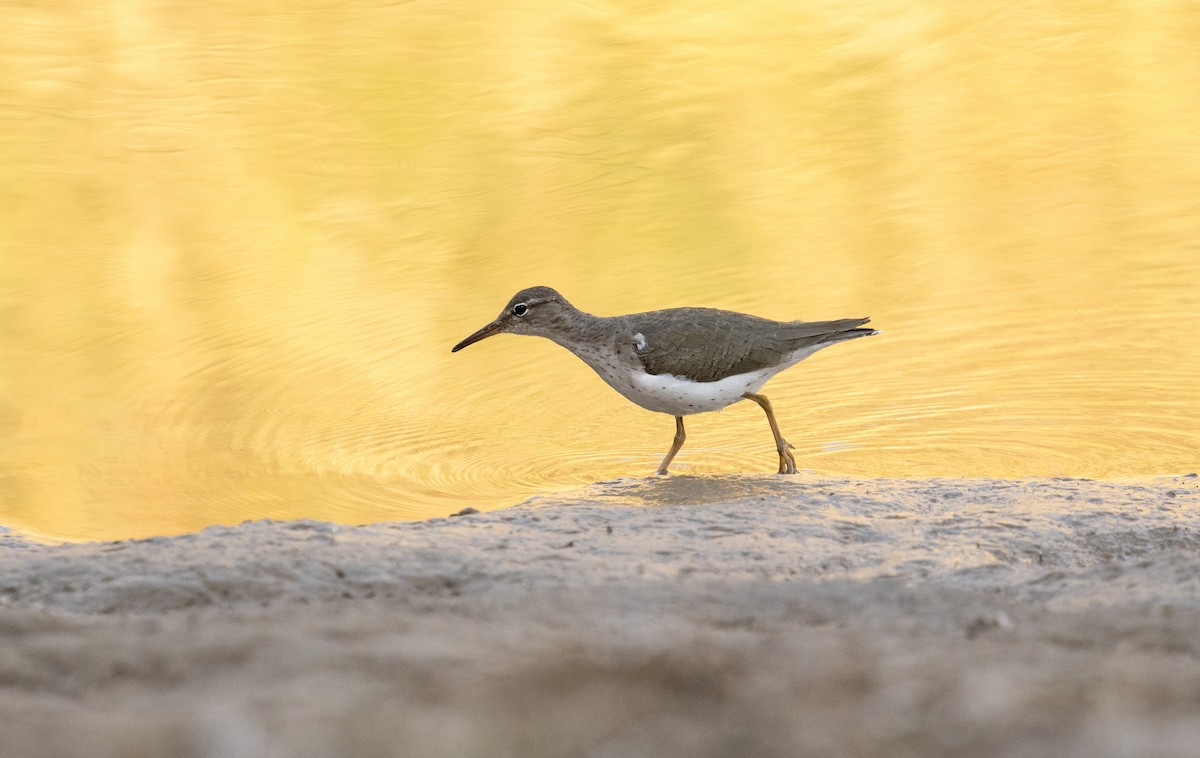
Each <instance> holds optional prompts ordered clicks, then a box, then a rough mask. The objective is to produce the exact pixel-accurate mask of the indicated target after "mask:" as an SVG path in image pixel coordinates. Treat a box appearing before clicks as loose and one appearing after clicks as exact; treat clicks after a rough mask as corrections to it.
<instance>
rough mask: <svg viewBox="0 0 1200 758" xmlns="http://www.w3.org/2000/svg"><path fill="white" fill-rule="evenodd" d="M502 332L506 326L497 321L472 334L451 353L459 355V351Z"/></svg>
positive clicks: (451, 349) (453, 348)
mask: <svg viewBox="0 0 1200 758" xmlns="http://www.w3.org/2000/svg"><path fill="white" fill-rule="evenodd" d="M501 331H504V324H503V323H502V322H501V321H500V319H496V320H495V321H493V322H492V323H490V324H488V325H487V326H485V327H483V328H482V329H480V330H479V331H477V332H475V333H474V334H472V335H471V336H470V337H467V338H466V339H465V340H463V341H462V342H460V343H458V344H457V345H455V346H454V347H452V348H450V352H452V353H457V352H458V351H459V350H462V349H463V348H464V347H466V346H467V345H474V344H475V343H476V342H478V341H479V340H481V339H483V338H484V337H491V336H492V335H493V334H497V333H499V332H501Z"/></svg>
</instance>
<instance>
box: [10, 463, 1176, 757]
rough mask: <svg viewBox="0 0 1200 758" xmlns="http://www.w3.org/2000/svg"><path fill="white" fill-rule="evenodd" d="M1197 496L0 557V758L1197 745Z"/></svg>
mask: <svg viewBox="0 0 1200 758" xmlns="http://www.w3.org/2000/svg"><path fill="white" fill-rule="evenodd" d="M1198 630H1200V480H1198V479H1197V478H1196V477H1195V476H1188V477H1178V478H1162V479H1158V480H1154V481H1147V482H1138V483H1104V482H1092V481H1080V480H1057V479H1056V480H1015V481H1005V480H921V481H904V480H835V479H813V478H811V477H797V478H782V477H774V476H770V477H757V476H755V477H749V476H748V477H720V478H710V477H705V478H699V477H688V476H679V477H670V478H665V479H653V480H636V481H618V482H610V483H605V484H600V485H596V486H594V487H591V488H588V489H587V490H584V491H581V492H578V493H573V494H571V495H570V496H563V497H556V498H545V499H538V500H535V501H532V502H530V503H528V504H525V505H522V506H518V507H516V508H511V509H507V510H502V511H495V512H490V513H479V514H469V515H463V516H457V517H452V518H445V519H434V520H430V521H425V522H416V523H397V524H380V525H372V526H362V527H346V526H337V525H333V524H328V523H321V522H311V521H302V522H286V523H283V522H255V523H247V524H242V525H240V526H234V527H214V528H211V529H206V530H204V531H203V532H200V533H197V534H188V535H183V536H179V537H172V538H155V539H149V540H137V541H127V542H116V543H89V544H82V545H61V546H45V545H38V544H33V543H30V542H27V541H24V540H21V539H19V538H17V537H14V536H12V535H8V536H4V537H0V638H2V639H3V645H0V732H2V733H3V734H2V739H3V755H5V756H158V755H172V756H197V757H200V756H204V757H213V758H218V757H219V758H232V757H235V756H236V757H240V756H256V757H258V756H289V757H291V756H300V757H305V756H334V755H337V756H348V755H355V756H439V757H440V756H447V757H449V756H574V755H578V756H614V757H624V756H640V755H646V756H689V757H692V756H714V757H716V756H781V757H782V756H803V755H821V756H839V755H846V756H850V755H854V756H960V755H972V756H1017V755H1055V756H1080V757H1081V758H1082V757H1084V756H1086V757H1087V758H1095V757H1096V756H1139V757H1142V758H1145V757H1150V756H1180V757H1183V756H1189V757H1190V756H1195V755H1196V754H1197V752H1198V750H1200V631H1198Z"/></svg>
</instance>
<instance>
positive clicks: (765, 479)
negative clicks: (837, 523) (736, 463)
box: [570, 474, 805, 505]
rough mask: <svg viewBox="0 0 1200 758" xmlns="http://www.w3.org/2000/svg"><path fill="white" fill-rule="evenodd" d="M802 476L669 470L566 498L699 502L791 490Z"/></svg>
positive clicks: (596, 486)
mask: <svg viewBox="0 0 1200 758" xmlns="http://www.w3.org/2000/svg"><path fill="white" fill-rule="evenodd" d="M804 485H805V479H804V477H795V476H780V475H778V474H720V475H711V476H700V475H695V474H673V475H670V476H653V477H646V478H643V479H614V480H612V481H607V482H597V483H596V484H593V485H591V486H590V487H587V488H586V489H585V490H583V491H582V492H580V493H579V497H578V499H576V498H570V501H573V502H580V503H592V504H599V503H605V504H622V505H701V504H704V503H729V502H734V501H738V500H746V499H752V498H761V497H769V498H772V499H775V498H778V497H781V496H784V495H787V494H795V492H796V489H797V487H803V486H804Z"/></svg>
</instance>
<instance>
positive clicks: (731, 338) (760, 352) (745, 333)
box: [625, 308, 871, 382]
mask: <svg viewBox="0 0 1200 758" xmlns="http://www.w3.org/2000/svg"><path fill="white" fill-rule="evenodd" d="M625 318H626V319H627V320H628V326H629V329H630V331H631V334H633V335H636V334H641V335H642V336H643V338H644V341H645V347H642V348H640V349H635V351H634V352H635V354H636V355H637V356H638V358H639V359H640V360H641V362H642V366H643V367H644V368H645V369H646V372H647V373H649V374H674V375H675V376H682V377H686V378H688V379H692V380H694V381H698V382H715V381H717V380H719V379H724V378H725V377H727V376H734V375H736V374H745V373H749V372H751V371H757V370H759V369H763V368H769V367H771V366H778V365H779V364H780V363H782V362H784V361H785V360H786V359H787V358H788V357H789V356H790V355H791V354H792V353H793V352H794V351H796V350H799V349H801V348H804V347H810V346H812V345H817V344H820V343H823V342H827V343H833V342H839V341H841V340H844V339H852V338H854V337H860V336H865V335H866V334H869V333H871V330H869V329H857V328H856V327H859V326H861V325H863V324H865V323H867V321H868V319H865V318H854V319H841V320H838V321H813V322H804V321H771V320H770V319H765V318H759V317H757V316H750V315H747V314H744V313H734V312H732V311H721V310H714V309H711V308H673V309H671V310H666V311H654V312H652V313H636V314H633V315H630V316H626V317H625Z"/></svg>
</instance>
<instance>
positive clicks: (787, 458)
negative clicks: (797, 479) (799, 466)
mask: <svg viewBox="0 0 1200 758" xmlns="http://www.w3.org/2000/svg"><path fill="white" fill-rule="evenodd" d="M795 449H796V446H795V445H791V444H789V443H787V442H784V443H783V447H781V448H779V473H781V474H795V473H796V472H797V470H796V458H795V456H793V455H792V450H795Z"/></svg>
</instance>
